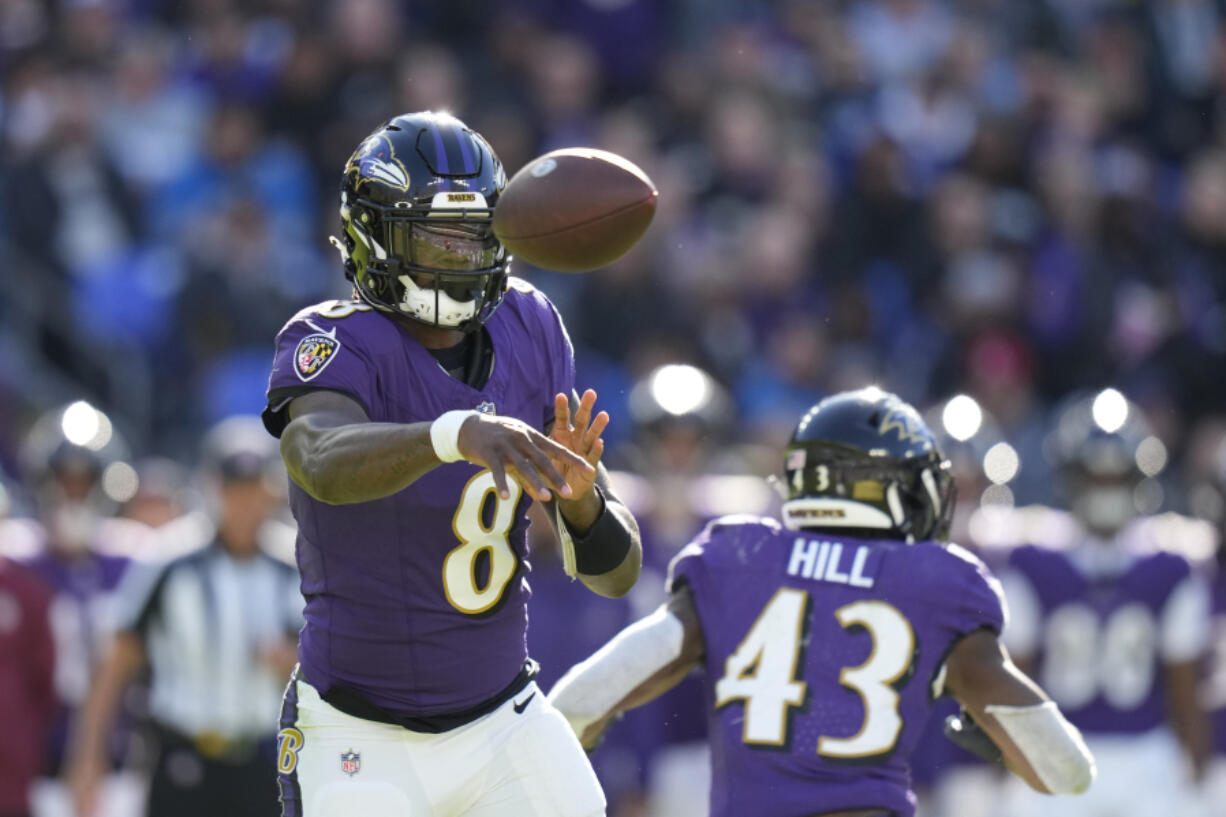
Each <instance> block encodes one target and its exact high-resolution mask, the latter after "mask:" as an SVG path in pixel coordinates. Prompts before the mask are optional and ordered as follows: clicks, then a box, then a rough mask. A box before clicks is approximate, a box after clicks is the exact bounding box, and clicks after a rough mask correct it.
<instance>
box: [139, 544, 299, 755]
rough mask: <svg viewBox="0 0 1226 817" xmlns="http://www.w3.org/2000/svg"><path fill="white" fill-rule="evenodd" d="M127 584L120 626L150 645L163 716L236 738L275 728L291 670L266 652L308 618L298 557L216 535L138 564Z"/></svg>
mask: <svg viewBox="0 0 1226 817" xmlns="http://www.w3.org/2000/svg"><path fill="white" fill-rule="evenodd" d="M123 590H124V591H125V592H124V593H123V606H124V608H125V609H124V611H123V612H122V614H121V616H120V629H121V630H126V631H128V632H132V633H135V634H136V635H137V636H138V637H139V638H140V639H141V641H142V642H143V644H144V646H145V652H146V655H147V656H148V661H149V665H150V668H151V670H152V681H151V689H150V714H151V715H152V717H153V719H154V721H156V722H157V723H158V724H159V725H161V726H163V727H166V728H169V729H173V730H175V731H178V732H181V733H184V734H187V735H199V734H201V733H206V732H209V733H216V734H218V735H220V736H221V737H224V738H227V739H250V738H258V737H265V736H268V735H269V734H271V733H273V732H275V731H276V723H277V711H278V707H279V705H280V699H281V692H282V689H283V688H284V686H285V682H286V679H285V678H283V677H279V676H278V675H276V673H274V671H273V670H272V669H271V668H270V667H269V666H268V665H267V664H266V663H264V662H262V661H260V660H258V656H259V655H260V654H261V653H262V652H263V651H265V650H267V649H269V648H271V647H274V646H276V645H278V644H283V643H284V640H285V639H286V638H289V639H291V640H294V641H296V639H297V634H298V630H299V629H300V627H301V626H302V606H303V602H302V596H301V595H300V594H299V590H298V572H297V570H296V569H295V568H294V566H293V565H292V564H289V563H287V562H285V561H283V560H281V559H279V558H277V557H275V556H273V555H271V554H270V553H268V552H266V551H263V550H261V551H258V552H257V553H255V554H253V555H252V556H250V557H248V558H236V557H235V556H233V555H231V554H230V553H229V552H227V551H226V550H225V549H224V548H223V547H222V545H221V544H220V542H218V541H217V540H215V539H214V540H213V541H212V542H211V543H209V544H207V545H205V546H203V547H201V548H199V549H196V550H192V551H190V552H187V553H185V554H182V555H180V556H177V557H176V558H173V559H171V560H169V561H166V562H162V563H158V564H148V565H142V566H140V567H138V568H134V570H133V574H132V575H131V576H130V577H129V581H128V582H127V587H125V588H123Z"/></svg>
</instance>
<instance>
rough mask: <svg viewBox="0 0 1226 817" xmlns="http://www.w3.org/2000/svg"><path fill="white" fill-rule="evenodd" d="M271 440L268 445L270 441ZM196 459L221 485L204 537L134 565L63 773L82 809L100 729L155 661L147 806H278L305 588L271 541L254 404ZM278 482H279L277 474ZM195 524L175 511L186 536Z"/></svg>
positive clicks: (163, 811) (175, 529)
mask: <svg viewBox="0 0 1226 817" xmlns="http://www.w3.org/2000/svg"><path fill="white" fill-rule="evenodd" d="M270 442H272V444H271V445H270V444H269V443H270ZM203 462H204V466H205V471H206V473H207V475H208V476H209V482H210V483H211V484H212V485H213V486H214V487H215V489H216V501H215V502H214V503H213V505H214V507H215V514H214V520H213V521H214V523H215V524H214V525H213V526H212V527H213V528H214V530H213V531H212V532H211V535H210V536H208V537H206V540H207V541H206V544H204V545H203V546H199V547H196V548H192V549H187V550H185V549H184V543H182V542H166V543H165V544H164V545H163V546H162V547H163V548H164V551H163V552H167V551H171V552H175V553H176V554H177V555H175V556H174V557H173V558H170V559H169V560H167V561H163V562H161V563H159V564H151V565H148V566H145V569H143V570H142V569H141V568H139V567H137V568H134V573H133V575H132V577H131V579H130V580H129V581H128V582H127V583H126V585H125V586H124V587H123V588H121V591H122V593H123V597H122V601H121V605H122V607H123V608H124V612H123V613H122V614H121V616H120V620H119V631H118V632H117V634H116V637H115V639H114V641H113V643H112V646H111V649H110V651H109V653H108V655H107V657H106V659H105V661H104V663H103V666H102V668H101V670H100V672H99V675H98V678H97V681H96V682H95V684H94V686H93V688H92V690H91V691H90V694H89V697H88V699H87V700H86V703H85V706H84V707H83V708H82V711H81V714H80V716H79V718H80V720H79V722H78V723H77V724H76V727H75V737H76V740H75V742H74V745H73V746H72V747H71V748H70V752H71V754H72V763H71V767H70V771H69V775H70V784H71V786H72V790H73V795H74V798H75V800H76V803H77V811H78V815H79V816H80V817H91V815H92V814H93V813H94V806H95V803H96V793H97V785H98V781H99V780H100V779H101V776H102V773H103V771H104V769H105V754H104V746H105V745H106V740H107V734H108V732H109V730H110V726H111V724H112V722H113V720H114V716H115V713H116V711H117V709H118V707H119V703H120V700H121V698H122V696H123V692H124V689H125V687H126V686H127V684H128V682H129V681H130V680H131V679H132V678H133V677H135V676H136V674H137V673H138V672H139V671H140V670H141V669H142V668H144V667H145V666H148V668H149V670H150V692H149V700H150V703H149V709H150V717H151V720H152V724H153V728H154V731H155V737H156V738H157V743H158V746H159V751H158V753H157V761H156V766H155V767H154V769H153V773H152V780H151V785H150V791H149V808H148V812H147V817H196V815H200V817H206V816H207V817H219V815H222V816H224V817H248V815H249V816H250V817H275V815H277V814H279V807H278V804H277V788H276V757H275V740H276V728H277V711H278V708H279V706H280V698H281V689H282V687H283V686H284V685H285V679H286V678H288V677H289V674H290V671H291V670H292V668H293V665H294V661H295V651H296V643H297V631H298V628H299V627H300V625H301V610H302V599H301V596H300V595H299V592H298V575H297V572H296V570H295V569H294V567H293V566H292V564H290V563H288V562H286V561H284V560H283V559H282V558H279V556H278V555H273V553H271V552H270V549H269V547H268V542H267V541H266V540H267V539H268V534H269V531H270V529H275V527H276V526H277V523H276V522H274V521H273V520H272V516H273V514H274V513H275V512H276V511H277V510H278V508H279V507H280V506H279V502H280V499H279V496H278V493H279V491H278V490H276V488H275V487H274V484H275V483H273V482H272V480H276V481H282V480H284V479H285V473H284V470H280V471H279V476H278V475H277V471H276V469H280V468H281V466H280V460H279V458H278V457H277V451H276V447H275V441H272V440H271V438H269V437H268V436H267V434H266V433H265V432H264V429H263V426H262V424H261V423H260V421H259V420H258V419H257V418H254V417H237V418H231V419H229V420H226V421H224V422H223V423H221V424H220V425H219V426H217V427H216V428H214V429H213V431H211V432H210V433H209V435H208V436H207V437H206V440H205V445H204V452H203ZM277 487H279V486H277ZM193 527H194V526H192V525H190V524H179V523H171V524H170V525H168V526H167V527H166V530H168V531H171V532H172V533H177V535H178V536H180V537H181V536H183V535H184V531H189V530H191V529H192V528H193Z"/></svg>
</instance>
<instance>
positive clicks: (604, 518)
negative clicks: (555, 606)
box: [559, 486, 634, 576]
mask: <svg viewBox="0 0 1226 817" xmlns="http://www.w3.org/2000/svg"><path fill="white" fill-rule="evenodd" d="M596 492H597V493H599V494H600V499H601V503H602V505H601V508H600V515H599V516H597V517H596V521H595V522H593V523H592V527H591V528H589V529H588V532H587V533H586V534H584V535H583V536H579V535H578V534H576V533H575V531H574V528H572V527H571V526H570V523H569V522H567V521H566V518H565V517H562V524H564V525H566V527H567V530H568V531H569V532H570V537H571V539H572V540H573V541H574V543H575V569H576V570H578V571H579V572H580V573H582V574H583V575H585V576H599V575H600V574H602V573H608V572H609V571H610V570H613V569H614V568H616V567H617V566H618V565H620V564H621V563H622V562H623V561H624V560H625V558H626V554H627V553H629V552H630V548H631V547H632V546H633V544H634V541H633V539H632V537H631V536H630V530H629V528H628V527H627V526H626V525H625V523H624V522H623V521H622V516H623V515H624V514H627V513H629V511H627V510H626V509H625V506H623V505H622V504H621V503H620V502H617V501H616V500H612V499H609V498H608V496H606V495H605V493H604V491H602V490H600V486H596ZM559 516H561V514H559Z"/></svg>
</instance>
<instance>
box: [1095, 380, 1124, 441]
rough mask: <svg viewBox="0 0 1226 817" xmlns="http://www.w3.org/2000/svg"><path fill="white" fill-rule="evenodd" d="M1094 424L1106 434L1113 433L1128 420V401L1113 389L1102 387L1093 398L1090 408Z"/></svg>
mask: <svg viewBox="0 0 1226 817" xmlns="http://www.w3.org/2000/svg"><path fill="white" fill-rule="evenodd" d="M1090 412H1091V414H1093V415H1094V424H1095V425H1097V426H1098V427H1099V428H1101V429H1102V430H1103V431H1105V432H1107V433H1108V434H1114V433H1115V432H1117V431H1119V430H1120V429H1121V428H1123V427H1124V423H1126V422H1128V401H1127V400H1125V399H1124V395H1122V394H1120V393H1119V392H1118V391H1116V390H1115V389H1103V390H1102V391H1100V392H1099V393H1098V396H1097V397H1095V398H1094V404H1093V406H1092V407H1091V409H1090Z"/></svg>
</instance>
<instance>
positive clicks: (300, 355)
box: [262, 302, 375, 437]
mask: <svg viewBox="0 0 1226 817" xmlns="http://www.w3.org/2000/svg"><path fill="white" fill-rule="evenodd" d="M337 303H339V304H341V305H343V303H344V302H334V303H333V304H332V305H330V306H329V305H325V307H324V308H325V309H326V310H327V309H330V310H331V314H340V312H339V311H338V309H337V306H336V304H337ZM346 318H349V320H346ZM360 322H361V317H356V318H354V317H349V315H346V316H345V317H340V318H332V319H330V318H328V317H325V316H324V315H321V314H320V312H319V311H318V310H315V311H312V310H311V309H307V310H303V311H302V312H299V313H298V314H297V315H295V316H294V317H293V318H292V319H291V320H290V322H289V323H287V324H286V325H285V327H284V328H282V330H281V331H280V332H279V333H278V334H277V340H276V351H275V353H274V356H273V363H272V372H271V374H270V375H269V377H268V401H267V405H266V406H265V408H264V411H263V414H262V418H263V420H264V425H265V427H266V428H267V429H268V431H269V432H270V433H271V434H272V435H273V436H275V437H280V436H281V432H282V431H283V430H284V429H285V426H286V424H287V423H288V422H289V418H288V417H287V416H286V407H287V406H288V405H289V402H290V401H291V400H293V399H294V398H295V397H298V396H300V395H302V394H305V393H307V392H311V391H319V390H324V391H339V392H342V393H343V394H346V395H348V396H349V397H352V398H353V399H354V400H357V401H358V402H359V403H360V404H361V405H362V407H363V408H365V409H366V412H367V414H370V407H371V405H372V402H373V396H374V393H375V369H374V366H373V364H372V362H371V360H370V358H369V356H368V355H367V353H366V351H365V349H364V347H363V344H362V340H361V335H360V332H359V328H360V327H359V324H360Z"/></svg>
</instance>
